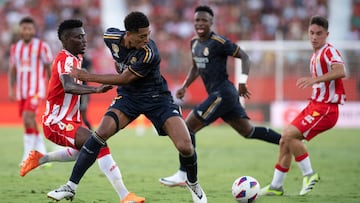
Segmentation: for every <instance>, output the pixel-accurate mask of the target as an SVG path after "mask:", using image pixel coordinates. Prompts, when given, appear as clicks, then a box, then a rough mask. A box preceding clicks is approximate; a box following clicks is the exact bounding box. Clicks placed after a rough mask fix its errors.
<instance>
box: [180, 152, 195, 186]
mask: <svg viewBox="0 0 360 203" xmlns="http://www.w3.org/2000/svg"><path fill="white" fill-rule="evenodd" d="M180 163H181V165H182V166H184V167H185V169H186V175H187V179H188V181H189V182H190V183H195V182H196V181H197V156H196V152H195V151H194V154H193V155H192V156H190V157H184V156H181V155H180Z"/></svg>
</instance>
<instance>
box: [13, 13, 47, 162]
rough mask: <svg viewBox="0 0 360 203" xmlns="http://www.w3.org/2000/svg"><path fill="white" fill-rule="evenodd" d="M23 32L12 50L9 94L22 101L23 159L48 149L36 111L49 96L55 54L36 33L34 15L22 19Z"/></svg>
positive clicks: (21, 30)
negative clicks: (35, 151) (48, 88)
mask: <svg viewBox="0 0 360 203" xmlns="http://www.w3.org/2000/svg"><path fill="white" fill-rule="evenodd" d="M19 35H20V38H21V39H20V40H19V41H18V42H16V43H15V44H13V45H12V46H11V50H10V68H9V97H10V100H12V101H14V100H15V99H17V100H18V101H19V113H20V116H22V120H23V124H24V128H25V132H24V154H23V157H22V161H21V163H22V162H23V161H24V160H25V158H26V157H27V155H28V154H29V152H30V151H31V150H33V149H36V150H38V151H40V152H42V153H46V148H45V144H44V141H43V137H42V135H41V134H40V132H39V129H38V125H37V122H36V113H37V110H38V108H39V106H40V105H41V103H42V100H43V99H44V97H45V91H46V85H45V84H46V77H47V76H50V63H51V61H52V59H53V55H52V53H51V50H50V47H49V45H48V44H47V43H46V42H44V41H42V40H41V39H38V38H36V37H35V21H34V20H33V19H32V18H30V17H25V18H23V19H21V20H20V23H19ZM15 97H16V98H15Z"/></svg>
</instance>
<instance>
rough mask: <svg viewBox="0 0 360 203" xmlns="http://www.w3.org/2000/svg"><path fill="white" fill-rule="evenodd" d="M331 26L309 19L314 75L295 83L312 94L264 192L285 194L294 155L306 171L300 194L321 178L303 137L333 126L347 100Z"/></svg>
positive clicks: (287, 134) (290, 128)
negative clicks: (341, 105) (333, 44)
mask: <svg viewBox="0 0 360 203" xmlns="http://www.w3.org/2000/svg"><path fill="white" fill-rule="evenodd" d="M328 27H329V23H328V21H327V19H326V18H324V17H320V16H314V17H312V18H311V20H310V24H309V29H308V34H309V39H310V42H311V44H312V47H313V51H314V53H313V55H312V57H311V60H310V73H311V77H302V78H300V79H298V81H297V82H296V85H297V86H298V87H299V88H306V87H310V86H312V88H313V92H312V96H311V98H310V102H309V104H308V105H307V106H306V107H305V109H304V110H303V111H302V112H300V114H299V115H298V116H297V117H296V118H295V119H294V120H293V121H292V122H291V124H290V125H289V126H288V127H286V128H285V129H284V131H283V134H282V138H281V140H280V151H279V158H278V162H277V164H276V165H275V171H274V176H273V179H272V181H271V184H270V185H268V186H266V187H264V188H263V189H262V190H261V194H262V195H278V196H280V195H283V193H284V191H283V188H282V186H283V183H284V180H285V177H286V174H287V173H288V171H289V169H290V165H291V159H292V157H294V158H295V161H296V163H297V164H298V166H299V168H300V170H301V172H302V175H303V185H302V189H301V190H300V193H299V194H300V195H305V194H307V193H309V192H310V191H312V189H313V188H314V185H315V184H316V183H317V182H318V181H319V180H320V177H319V174H318V173H317V172H315V171H314V170H313V169H312V167H311V162H310V157H309V154H308V151H307V149H306V146H305V144H304V142H302V141H303V140H307V141H310V140H311V139H312V138H314V137H315V136H317V135H318V134H320V133H322V132H324V131H326V130H329V129H331V128H332V127H334V126H335V124H336V122H337V120H338V117H339V107H338V106H339V104H344V102H345V90H344V86H343V82H342V78H343V77H345V67H344V61H343V59H342V57H341V54H340V52H339V51H338V50H336V49H335V48H334V47H333V46H332V45H331V44H329V43H327V42H326V39H327V37H328V35H329V31H328Z"/></svg>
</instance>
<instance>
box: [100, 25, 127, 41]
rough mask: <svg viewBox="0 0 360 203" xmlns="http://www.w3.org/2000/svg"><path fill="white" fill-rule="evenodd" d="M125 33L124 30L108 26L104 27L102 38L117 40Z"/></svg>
mask: <svg viewBox="0 0 360 203" xmlns="http://www.w3.org/2000/svg"><path fill="white" fill-rule="evenodd" d="M124 34H125V31H121V30H120V29H118V28H114V27H111V28H108V29H106V31H105V32H104V39H105V40H119V39H121V38H122V37H123V36H124Z"/></svg>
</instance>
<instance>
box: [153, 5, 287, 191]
mask: <svg viewBox="0 0 360 203" xmlns="http://www.w3.org/2000/svg"><path fill="white" fill-rule="evenodd" d="M213 17H214V13H213V11H212V9H211V8H210V7H208V6H198V7H196V8H195V15H194V27H195V31H196V34H197V37H196V38H194V39H193V40H191V53H192V61H193V65H192V68H191V69H190V71H189V73H188V75H187V77H186V79H185V81H184V83H183V85H182V87H181V88H180V89H179V90H177V92H176V97H177V98H179V99H182V98H183V97H184V95H185V92H186V88H187V87H189V86H190V84H191V83H192V82H193V81H194V80H195V79H196V78H197V77H198V76H200V77H201V79H202V80H203V82H204V84H205V88H206V91H207V92H208V97H207V98H206V99H205V100H204V101H203V102H202V103H201V104H199V105H197V106H196V107H195V108H194V109H193V110H192V111H191V112H190V114H189V115H188V116H187V118H186V124H187V126H188V128H189V131H190V136H191V139H192V142H193V145H194V146H195V143H196V142H195V133H197V132H198V131H199V130H201V129H202V128H203V127H205V126H207V125H209V124H211V123H212V122H214V121H215V120H216V119H218V118H222V119H223V120H224V121H225V122H226V123H228V124H229V125H230V126H231V127H232V128H234V129H235V130H236V131H237V132H238V133H239V134H240V135H242V136H243V137H245V138H249V139H260V140H264V141H267V142H270V143H274V144H279V140H280V138H281V135H280V134H279V133H277V132H275V131H273V130H272V129H269V128H266V127H260V126H256V127H255V126H252V125H251V124H250V122H249V117H248V116H247V114H246V112H245V109H244V108H243V107H242V106H241V104H240V102H239V95H240V96H243V97H244V98H250V96H251V93H250V92H249V91H248V89H247V86H246V81H247V78H248V74H249V70H250V59H249V57H248V55H247V54H246V53H245V52H244V51H243V50H242V49H241V48H240V47H239V46H238V45H236V44H234V43H232V42H231V41H229V40H228V39H226V38H225V37H223V36H220V35H218V34H216V33H214V32H213V31H212V30H211V25H212V23H213ZM228 56H233V57H236V58H240V59H241V60H242V64H243V67H242V74H241V77H240V83H239V84H238V90H236V88H235V86H234V85H233V84H232V83H231V82H230V81H229V79H228V73H227V66H226V63H227V58H228ZM185 180H186V173H185V168H184V165H183V164H181V162H180V169H179V170H178V171H177V172H176V173H175V174H174V175H172V176H169V177H166V178H161V179H160V180H159V181H160V183H162V184H164V185H166V186H183V185H184V183H185Z"/></svg>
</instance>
